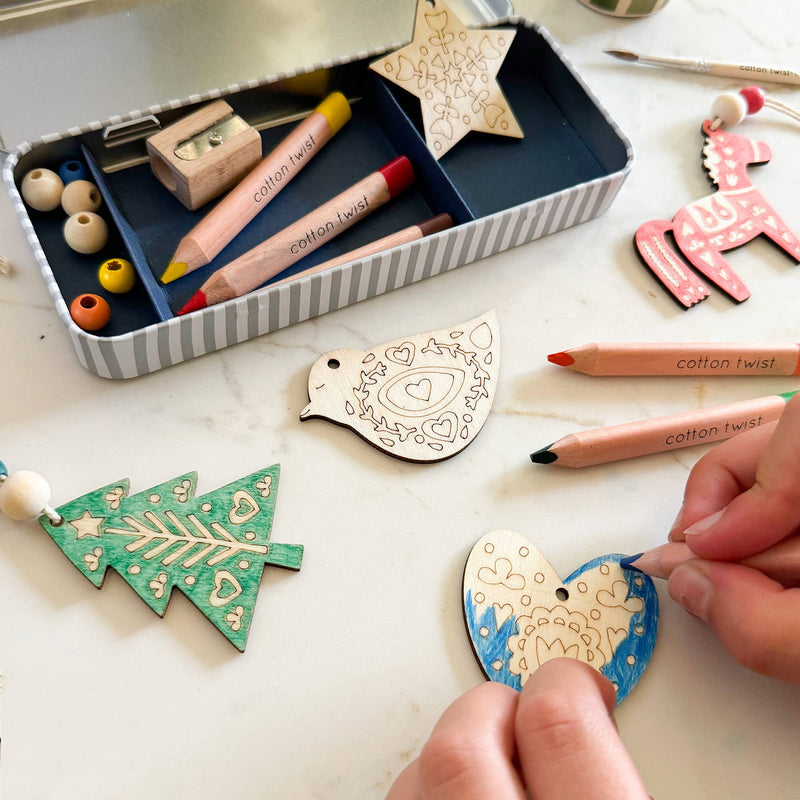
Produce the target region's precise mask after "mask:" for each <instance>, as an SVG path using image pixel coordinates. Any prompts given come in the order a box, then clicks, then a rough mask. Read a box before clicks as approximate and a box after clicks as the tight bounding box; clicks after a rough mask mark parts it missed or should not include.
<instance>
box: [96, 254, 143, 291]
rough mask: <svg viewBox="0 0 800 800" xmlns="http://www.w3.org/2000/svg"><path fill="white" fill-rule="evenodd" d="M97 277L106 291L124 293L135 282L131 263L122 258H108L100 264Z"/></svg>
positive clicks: (134, 273) (134, 271) (134, 272)
mask: <svg viewBox="0 0 800 800" xmlns="http://www.w3.org/2000/svg"><path fill="white" fill-rule="evenodd" d="M97 279H98V280H99V281H100V285H101V286H102V287H103V288H104V289H105V290H106V291H109V292H113V293H114V294H124V293H125V292H129V291H130V290H131V289H133V286H134V284H135V283H136V270H135V269H134V268H133V264H131V262H130V261H126V260H125V259H124V258H109V259H108V261H104V262H103V263H102V264H101V265H100V269H99V270H98V271H97Z"/></svg>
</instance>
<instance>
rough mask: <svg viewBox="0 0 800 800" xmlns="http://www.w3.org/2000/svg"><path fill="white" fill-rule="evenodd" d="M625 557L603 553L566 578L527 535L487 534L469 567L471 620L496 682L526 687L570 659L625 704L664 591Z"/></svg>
mask: <svg viewBox="0 0 800 800" xmlns="http://www.w3.org/2000/svg"><path fill="white" fill-rule="evenodd" d="M621 558H622V556H619V555H607V556H601V557H599V558H595V559H593V560H592V561H589V562H587V563H586V564H584V565H583V566H582V567H579V568H578V569H577V570H575V572H573V573H572V574H571V575H570V576H569V577H568V578H566V579H565V580H563V581H562V580H561V578H559V576H558V574H557V573H556V571H555V570H554V569H553V568H552V566H551V565H550V563H549V562H548V561H547V559H546V558H545V557H544V556H543V555H542V554H541V553H540V552H539V550H537V549H536V547H534V546H533V545H532V544H531V543H530V542H529V541H528V540H527V539H526V538H525V537H524V536H521V535H520V534H518V533H515V532H514V531H508V530H495V531H491V532H490V533H487V534H485V535H484V536H483V537H481V538H480V539H479V540H478V542H477V543H476V544H475V546H474V547H473V548H472V552H471V553H470V555H469V558H468V559H467V564H466V568H465V570H464V585H463V597H464V617H465V620H466V624H467V631H468V632H469V637H470V640H471V642H472V647H473V649H474V651H475V655H476V656H477V658H478V661H479V663H480V665H481V669H482V670H483V671H484V673H485V674H486V677H487V678H489V680H493V681H498V682H500V683H505V684H506V685H508V686H511V687H512V688H514V689H518V690H519V689H521V688H522V687H523V686H524V685H525V683H526V682H527V680H528V678H529V677H530V676H531V675H532V674H533V673H534V672H535V671H536V669H537V668H538V667H540V666H541V665H542V664H543V663H544V662H545V661H549V660H550V659H552V658H558V657H561V656H570V657H572V658H577V659H579V660H580V661H583V662H584V663H586V664H589V666H591V667H594V668H595V669H596V670H598V671H599V672H600V673H602V674H603V675H605V676H606V677H607V678H608V679H609V680H610V681H611V682H612V683H613V684H614V688H615V689H616V692H617V703H621V702H622V701H623V700H624V699H625V697H626V696H627V695H628V693H629V692H630V691H631V689H632V688H633V687H634V686H635V684H636V682H637V681H638V680H639V678H640V677H641V675H642V673H643V672H644V669H645V667H646V666H647V663H648V661H649V660H650V655H651V654H652V652H653V646H654V645H655V638H656V628H657V625H658V596H657V594H656V590H655V587H654V586H653V581H652V580H651V579H650V578H649V577H648V576H647V575H644V574H643V573H640V572H638V571H634V570H630V569H625V568H623V567H622V566H620V563H619V561H620V559H621Z"/></svg>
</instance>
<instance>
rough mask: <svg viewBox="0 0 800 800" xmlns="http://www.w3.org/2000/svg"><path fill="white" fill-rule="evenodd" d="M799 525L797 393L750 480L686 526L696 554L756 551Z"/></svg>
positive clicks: (732, 555) (726, 556) (727, 556)
mask: <svg viewBox="0 0 800 800" xmlns="http://www.w3.org/2000/svg"><path fill="white" fill-rule="evenodd" d="M799 525H800V394H798V395H795V396H794V397H793V398H791V399H790V400H789V402H788V403H787V404H786V408H785V409H784V411H783V413H782V414H781V417H780V419H779V420H778V423H777V425H776V427H775V430H774V432H773V434H772V436H771V437H770V439H769V442H767V445H766V447H765V449H764V452H763V453H762V455H761V458H760V459H759V462H758V466H757V467H756V474H755V481H754V483H753V485H752V486H750V488H748V489H747V491H744V492H742V493H741V494H739V495H737V496H736V497H735V498H734V499H733V500H732V501H731V502H730V503H728V505H727V506H725V508H723V509H722V510H721V511H718V512H716V513H715V514H712V515H711V516H709V517H706V518H705V519H702V520H700V521H699V522H696V523H695V524H694V525H692V526H690V527H689V528H687V529H686V531H685V535H686V542H687V544H688V545H689V547H690V548H691V549H692V552H693V553H694V554H695V555H697V556H699V557H700V558H709V559H722V560H727V561H732V560H736V559H740V558H745V557H747V556H750V555H753V554H755V553H759V552H761V551H762V550H764V549H766V548H767V547H769V546H770V545H773V544H775V543H776V542H779V541H781V540H782V539H784V538H786V537H787V536H789V535H790V534H792V533H793V532H794V531H795V530H796V529H797V527H798V526H799Z"/></svg>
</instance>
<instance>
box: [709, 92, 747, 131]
mask: <svg viewBox="0 0 800 800" xmlns="http://www.w3.org/2000/svg"><path fill="white" fill-rule="evenodd" d="M746 116H747V101H746V100H745V99H744V97H742V95H741V94H739V93H738V92H725V94H721V95H720V96H719V97H718V98H717V99H716V100H715V101H714V102H713V103H712V104H711V119H712V120H720V122H721V123H722V124H723V125H724V126H725V127H726V128H734V127H735V126H736V125H738V124H739V123H740V122H741V121H742V120H743V119H744V118H745V117H746Z"/></svg>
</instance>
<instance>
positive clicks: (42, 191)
mask: <svg viewBox="0 0 800 800" xmlns="http://www.w3.org/2000/svg"><path fill="white" fill-rule="evenodd" d="M63 191H64V182H63V181H62V180H61V178H59V177H58V175H56V173H55V172H53V170H51V169H32V170H31V171H30V172H29V173H28V174H27V175H25V177H24V178H23V179H22V185H21V186H20V192H21V194H22V199H23V200H24V201H25V202H26V203H27V204H28V205H29V206H30V207H31V208H33V209H36V211H52V210H53V209H54V208H58V206H59V203H61V194H62V193H63Z"/></svg>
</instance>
